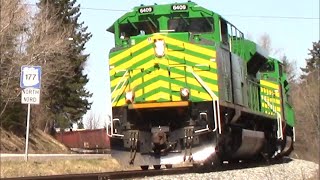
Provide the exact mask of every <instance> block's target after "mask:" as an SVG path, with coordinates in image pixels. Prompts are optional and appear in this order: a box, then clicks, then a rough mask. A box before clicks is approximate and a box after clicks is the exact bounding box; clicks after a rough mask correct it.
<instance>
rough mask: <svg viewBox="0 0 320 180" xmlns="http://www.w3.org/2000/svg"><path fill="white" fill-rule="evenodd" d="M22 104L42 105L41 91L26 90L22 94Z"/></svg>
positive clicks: (34, 89)
mask: <svg viewBox="0 0 320 180" xmlns="http://www.w3.org/2000/svg"><path fill="white" fill-rule="evenodd" d="M21 103H22V104H40V89H36V88H25V89H23V90H22V93H21Z"/></svg>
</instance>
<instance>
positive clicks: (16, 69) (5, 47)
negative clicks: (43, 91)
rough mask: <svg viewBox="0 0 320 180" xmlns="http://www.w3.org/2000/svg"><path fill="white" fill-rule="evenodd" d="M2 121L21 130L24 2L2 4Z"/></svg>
mask: <svg viewBox="0 0 320 180" xmlns="http://www.w3.org/2000/svg"><path fill="white" fill-rule="evenodd" d="M0 8H1V9H0V57H1V58H0V77H1V79H0V87H1V88H0V94H1V98H0V119H1V125H8V124H10V123H11V124H14V123H15V124H16V125H18V126H22V125H23V124H21V120H20V119H19V117H20V114H21V113H19V112H20V111H19V110H21V109H22V106H21V103H20V99H19V93H20V91H19V88H18V87H19V77H20V66H21V64H22V62H23V59H24V55H25V54H24V51H23V47H24V45H23V44H24V42H25V39H24V37H25V32H26V24H27V23H28V20H29V14H28V9H27V7H26V6H25V5H24V4H23V1H22V0H2V1H0Z"/></svg>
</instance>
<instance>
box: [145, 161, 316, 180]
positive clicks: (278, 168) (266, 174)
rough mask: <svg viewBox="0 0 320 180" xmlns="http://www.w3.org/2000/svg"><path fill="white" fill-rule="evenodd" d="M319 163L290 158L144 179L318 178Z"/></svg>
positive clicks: (272, 179) (291, 179) (275, 179)
mask: <svg viewBox="0 0 320 180" xmlns="http://www.w3.org/2000/svg"><path fill="white" fill-rule="evenodd" d="M318 173H319V165H318V164H316V163H314V162H310V161H304V160H299V159H291V160H290V161H288V162H284V163H281V164H272V165H269V166H266V165H264V166H259V167H251V168H242V169H235V170H227V171H219V170H218V171H215V172H209V173H207V172H206V173H189V174H181V175H166V176H157V177H145V179H152V180H166V179H167V180H180V179H186V180H187V179H188V180H189V179H194V180H200V179H201V180H202V179H224V180H225V179H228V180H229V179H234V180H238V179H239V180H240V179H241V180H244V179H248V180H249V179H250V180H251V179H268V180H278V179H290V180H293V179H297V180H298V179H303V180H307V179H312V180H313V179H318V178H319V175H318Z"/></svg>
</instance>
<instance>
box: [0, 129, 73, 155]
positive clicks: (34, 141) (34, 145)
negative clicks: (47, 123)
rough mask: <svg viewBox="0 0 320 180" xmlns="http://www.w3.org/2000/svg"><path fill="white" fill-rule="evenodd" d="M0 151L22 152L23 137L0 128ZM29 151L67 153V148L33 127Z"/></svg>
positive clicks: (23, 145) (23, 147) (23, 149)
mask: <svg viewBox="0 0 320 180" xmlns="http://www.w3.org/2000/svg"><path fill="white" fill-rule="evenodd" d="M0 135H1V139H0V153H24V151H25V137H19V136H17V135H15V134H13V133H12V132H8V131H6V130H4V129H3V128H0ZM28 152H29V153H39V154H41V153H69V150H68V148H66V147H65V146H64V145H62V144H60V143H59V142H58V141H56V140H55V139H54V138H53V137H51V136H50V135H48V134H46V133H44V132H42V131H40V130H39V129H35V130H33V131H30V137H29V149H28Z"/></svg>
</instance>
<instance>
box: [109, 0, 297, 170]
mask: <svg viewBox="0 0 320 180" xmlns="http://www.w3.org/2000/svg"><path fill="white" fill-rule="evenodd" d="M108 31H109V32H111V33H114V38H115V47H114V48H113V49H112V50H111V51H110V58H109V66H110V81H111V83H110V84H111V92H112V93H111V101H112V118H111V124H110V129H109V131H108V134H109V136H110V138H111V139H110V142H111V152H112V156H114V157H115V158H116V159H117V160H119V161H120V162H121V163H122V164H133V165H138V166H141V167H142V168H143V169H147V168H148V167H149V166H150V165H153V166H154V167H155V168H160V166H161V165H166V166H167V167H171V166H172V164H178V163H183V162H191V163H194V164H212V163H217V162H221V161H233V162H234V161H239V160H245V159H254V158H257V157H265V158H279V157H282V156H284V155H288V154H289V153H290V152H291V151H292V149H293V142H294V138H295V133H294V123H295V121H294V113H293V109H292V107H291V106H290V104H289V102H288V96H289V95H288V93H289V92H288V91H289V85H288V81H287V79H286V73H285V71H284V67H283V64H282V63H281V62H280V61H278V60H276V59H274V58H271V57H269V56H268V55H267V53H265V51H264V50H263V49H262V48H260V47H259V46H258V45H257V44H255V43H254V42H252V41H250V40H247V39H245V38H244V36H243V33H242V32H241V31H239V30H238V29H237V28H236V27H235V26H234V25H232V24H231V23H229V22H228V21H226V20H225V19H224V18H223V17H221V16H220V15H219V14H216V13H214V12H212V11H209V10H207V9H205V8H203V7H200V6H198V5H197V4H195V3H193V2H187V3H174V4H166V5H157V4H155V5H152V6H143V5H142V6H139V7H135V8H134V9H133V11H132V12H128V13H126V14H125V15H123V16H122V17H121V18H119V19H118V20H117V21H116V22H115V23H114V24H113V25H112V26H111V27H110V28H109V29H108Z"/></svg>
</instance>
